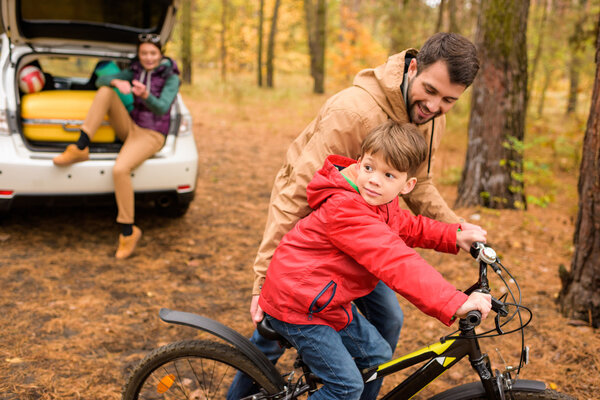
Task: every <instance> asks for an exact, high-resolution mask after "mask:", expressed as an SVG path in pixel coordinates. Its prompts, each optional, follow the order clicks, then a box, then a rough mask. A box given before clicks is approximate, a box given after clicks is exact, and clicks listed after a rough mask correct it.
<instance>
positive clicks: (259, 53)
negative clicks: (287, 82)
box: [256, 0, 265, 86]
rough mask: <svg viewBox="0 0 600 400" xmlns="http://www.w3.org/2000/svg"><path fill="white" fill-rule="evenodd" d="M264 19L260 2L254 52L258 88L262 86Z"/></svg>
mask: <svg viewBox="0 0 600 400" xmlns="http://www.w3.org/2000/svg"><path fill="white" fill-rule="evenodd" d="M264 18H265V0H260V7H259V10H258V29H257V30H258V48H257V50H256V64H257V68H256V70H257V76H256V79H257V83H258V86H262V85H263V70H262V68H263V62H262V53H263V23H264Z"/></svg>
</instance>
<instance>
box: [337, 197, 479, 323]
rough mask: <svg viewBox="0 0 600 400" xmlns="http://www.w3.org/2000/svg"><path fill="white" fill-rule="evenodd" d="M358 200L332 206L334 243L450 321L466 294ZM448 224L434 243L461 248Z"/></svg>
mask: <svg viewBox="0 0 600 400" xmlns="http://www.w3.org/2000/svg"><path fill="white" fill-rule="evenodd" d="M358 204H359V203H358V201H356V200H352V199H346V200H345V201H342V202H340V203H339V204H338V205H336V207H332V208H335V213H333V214H331V218H330V220H329V221H328V222H329V226H330V228H331V229H330V231H329V238H330V240H331V242H332V243H333V244H334V245H335V246H336V247H338V248H339V249H340V250H341V251H343V252H344V253H346V254H347V255H349V256H350V257H352V258H353V259H354V260H355V261H356V262H357V263H358V264H360V265H362V266H363V267H364V268H366V269H367V270H368V271H369V272H370V273H372V274H373V275H375V276H376V277H377V278H379V279H381V280H382V281H384V282H385V283H386V284H387V285H388V286H389V287H391V288H392V289H393V290H394V291H396V292H397V293H399V294H401V295H402V296H403V297H405V298H406V299H407V300H408V301H410V302H411V303H413V304H414V305H415V306H416V307H418V308H419V309H420V310H421V311H423V312H424V313H426V314H428V315H430V316H432V317H435V318H437V319H439V320H440V321H441V322H442V323H444V324H446V325H450V324H451V323H452V321H453V317H454V315H455V314H456V311H457V310H458V309H459V308H460V307H461V306H462V305H463V304H464V303H465V301H466V300H467V295H465V294H464V293H462V292H460V291H458V290H457V289H456V288H455V287H454V286H453V285H451V284H450V283H448V282H447V281H446V280H445V279H444V278H443V277H442V275H441V274H440V273H439V272H438V271H436V270H435V269H434V268H433V267H432V266H431V265H429V264H427V262H425V260H423V258H421V256H419V254H418V253H417V252H416V251H415V250H414V249H412V248H410V247H409V246H408V245H407V243H405V242H404V240H402V239H401V238H400V237H399V236H398V234H397V233H396V232H394V231H392V229H391V228H390V227H389V226H388V225H386V224H385V223H384V222H382V221H381V220H380V219H379V217H378V216H377V215H376V214H375V213H374V212H373V211H372V210H371V209H370V208H369V207H367V206H362V207H361V206H360V205H358ZM444 225H445V226H446V229H444V232H445V233H443V234H441V235H438V236H439V237H438V238H436V240H435V242H436V244H435V246H430V248H438V249H440V250H442V251H448V252H454V253H456V251H457V248H456V229H455V228H456V226H452V225H446V224H444ZM413 228H415V229H417V228H418V226H415V227H413ZM416 232H418V231H416ZM416 232H413V235H417V233H416Z"/></svg>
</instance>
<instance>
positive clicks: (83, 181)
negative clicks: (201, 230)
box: [0, 135, 198, 204]
mask: <svg viewBox="0 0 600 400" xmlns="http://www.w3.org/2000/svg"><path fill="white" fill-rule="evenodd" d="M13 139H14V138H12V137H11V136H0V202H2V203H4V204H10V202H11V200H12V199H14V198H23V197H38V196H44V197H52V196H57V197H59V196H87V195H102V194H111V193H114V184H113V177H112V167H113V165H114V162H115V157H116V155H115V154H91V155H90V160H88V161H85V162H81V163H77V164H73V165H71V166H68V167H56V166H55V165H54V164H53V163H52V158H53V157H54V156H56V155H57V154H56V153H54V154H52V153H37V152H31V151H27V150H26V149H24V148H20V149H18V151H15V146H16V147H18V146H19V140H17V141H16V142H15V141H13ZM15 143H16V145H15ZM197 168H198V153H197V150H196V145H195V142H194V138H193V136H192V135H185V136H180V137H177V140H176V142H175V143H174V144H173V151H172V152H170V153H169V154H164V152H160V153H158V154H157V155H156V156H155V157H153V158H151V159H148V160H146V161H145V162H144V163H143V164H142V165H140V166H139V167H138V168H136V169H135V170H134V171H133V172H132V178H131V180H132V184H133V189H134V191H135V192H136V193H138V192H140V193H152V192H157V193H158V192H163V193H173V192H175V193H178V194H185V193H193V192H194V190H195V188H196V177H197Z"/></svg>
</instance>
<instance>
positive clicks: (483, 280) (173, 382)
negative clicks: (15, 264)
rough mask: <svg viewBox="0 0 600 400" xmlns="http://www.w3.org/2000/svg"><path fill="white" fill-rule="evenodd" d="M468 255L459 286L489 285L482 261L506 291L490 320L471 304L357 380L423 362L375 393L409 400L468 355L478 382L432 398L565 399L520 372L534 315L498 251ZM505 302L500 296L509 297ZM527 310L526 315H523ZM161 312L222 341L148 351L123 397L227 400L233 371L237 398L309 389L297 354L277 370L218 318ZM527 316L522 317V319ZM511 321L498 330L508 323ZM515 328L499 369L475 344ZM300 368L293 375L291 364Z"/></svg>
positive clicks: (315, 383) (268, 332)
mask: <svg viewBox="0 0 600 400" xmlns="http://www.w3.org/2000/svg"><path fill="white" fill-rule="evenodd" d="M471 255H472V256H473V257H474V258H475V259H476V260H477V261H478V262H479V280H478V281H477V283H475V284H474V285H472V286H471V287H470V288H469V289H467V290H466V291H465V293H466V294H470V293H472V292H473V291H481V292H484V293H489V292H490V287H489V281H488V268H491V269H492V270H493V271H494V272H495V273H496V274H497V275H498V276H499V277H500V279H501V281H502V282H503V284H504V285H505V287H506V288H507V292H506V293H505V294H504V295H502V296H501V297H500V299H496V298H493V297H492V310H493V311H494V312H495V313H496V316H495V318H494V322H495V327H494V328H492V329H490V330H488V331H485V332H482V333H476V332H475V328H476V327H477V326H478V325H479V324H480V322H481V314H480V313H479V311H471V312H470V313H469V314H468V315H467V317H466V318H464V319H461V320H460V321H459V329H458V330H457V331H455V332H453V333H451V334H450V335H447V336H445V337H443V338H441V340H440V341H439V342H437V343H434V344H432V345H429V346H427V347H424V348H422V349H420V350H417V351H415V352H413V353H410V354H408V355H405V356H403V357H400V358H397V359H394V360H392V361H389V362H386V363H384V364H382V365H379V366H376V367H372V368H369V369H367V370H363V371H362V374H363V379H364V381H365V382H369V381H371V380H374V379H382V378H384V377H386V376H388V375H391V374H394V373H396V372H398V371H401V370H404V369H406V368H409V367H412V366H415V365H417V364H420V363H423V365H422V366H421V367H419V368H418V369H417V370H416V371H414V372H413V373H412V374H411V375H410V376H408V377H407V378H406V379H404V380H403V381H402V382H400V383H399V384H398V385H397V386H396V387H394V388H393V389H392V390H391V391H390V392H388V393H386V394H380V398H381V399H384V400H394V399H395V400H398V399H410V398H412V397H414V396H415V395H416V394H417V393H419V392H420V391H421V390H422V389H423V388H424V387H425V386H427V385H428V384H429V383H431V382H432V381H433V380H434V379H436V378H437V377H438V376H440V375H441V374H442V373H444V372H445V371H447V370H448V369H450V368H452V367H453V366H454V365H456V364H457V363H458V362H459V361H460V360H461V359H463V358H464V357H468V358H469V360H470V363H471V366H472V368H473V370H475V372H476V373H477V375H478V376H479V381H475V382H471V383H467V384H463V385H459V386H456V387H454V388H451V389H448V390H446V391H444V392H442V393H439V394H436V395H434V396H433V397H430V399H431V400H475V399H493V400H504V399H512V400H524V399H555V400H568V399H573V398H572V397H570V396H568V395H566V394H563V393H559V392H556V391H554V390H552V389H548V388H547V387H546V385H545V383H543V382H541V381H535V380H524V379H519V378H518V377H519V374H520V371H521V368H522V367H523V366H524V365H525V364H527V362H528V359H529V348H528V347H526V346H525V339H524V328H525V327H526V326H527V325H528V324H529V323H530V322H531V319H532V317H533V314H532V312H531V310H530V309H528V308H527V307H525V306H523V305H521V290H520V287H519V285H518V283H517V282H516V280H515V278H514V277H513V276H512V275H511V274H510V272H509V271H508V269H507V268H506V267H505V266H504V265H502V263H501V262H500V260H499V259H498V257H497V256H496V252H495V251H494V250H493V249H492V248H491V247H488V246H485V245H483V244H482V243H475V244H474V245H473V246H472V247H471ZM503 271H504V272H505V273H506V274H507V275H508V276H509V277H510V279H511V280H512V281H511V282H514V286H515V287H516V289H517V296H516V297H515V294H514V293H513V291H512V290H511V288H510V285H509V283H508V282H507V281H506V280H505V278H504V276H503ZM509 295H510V300H511V302H508V301H506V300H507V299H509V297H508V296H509ZM523 314H525V315H523ZM159 316H160V318H161V319H162V320H163V321H165V322H167V323H173V324H180V325H185V326H189V327H193V328H197V329H200V330H203V331H206V332H208V333H210V334H212V335H214V336H216V337H218V338H220V339H222V340H224V341H225V342H227V343H222V342H216V341H213V340H187V341H180V342H176V343H171V344H168V345H166V346H163V347H160V348H158V349H156V350H154V351H152V352H151V353H150V354H148V355H147V356H146V357H145V358H144V359H143V360H142V361H141V362H140V363H139V364H138V365H137V367H135V368H134V370H133V371H132V373H131V375H130V378H129V380H128V382H127V384H126V385H125V387H124V390H123V400H146V399H179V398H181V399H195V400H200V399H202V400H204V399H225V398H227V390H228V388H229V386H230V383H231V380H232V379H233V376H234V375H235V374H236V373H237V371H241V372H243V373H245V374H246V375H248V376H249V377H251V378H252V380H253V381H254V384H255V387H256V392H255V393H254V394H251V395H249V396H247V397H244V399H243V400H268V399H270V400H276V399H286V400H292V399H297V398H300V397H301V396H305V395H306V394H308V395H310V393H312V392H314V391H315V390H317V389H318V387H319V383H320V382H319V379H318V378H317V377H316V376H314V375H313V374H312V373H311V372H310V370H309V368H308V367H307V366H306V365H305V364H304V363H303V362H302V360H301V358H300V357H299V356H297V357H296V360H295V362H294V369H293V370H292V371H290V372H287V373H284V374H281V373H280V372H279V371H278V370H277V369H276V367H275V366H274V365H273V364H272V363H271V362H270V361H269V360H268V359H267V357H266V356H265V355H264V354H262V353H261V352H260V351H259V350H258V349H257V348H256V347H255V346H254V345H253V344H252V343H251V342H250V341H248V339H246V338H245V337H244V336H242V335H241V334H239V333H238V332H236V331H235V330H233V329H231V328H229V327H227V326H225V325H222V324H221V323H219V322H217V321H214V320H211V319H209V318H205V317H202V316H199V315H196V314H191V313H186V312H181V311H172V310H169V309H164V308H163V309H161V310H160V313H159ZM524 317H526V318H524ZM265 321H266V320H263V322H262V323H260V324H259V325H258V330H259V332H260V333H261V334H262V335H264V336H266V337H268V338H270V339H277V340H279V341H280V343H282V345H284V346H286V347H291V346H290V345H289V343H286V342H285V339H283V338H282V337H281V336H279V335H278V334H277V333H276V332H275V331H274V330H272V329H271V328H270V327H269V326H268V325H267V324H266V323H265ZM511 322H514V323H516V324H517V326H516V327H514V328H512V329H510V330H509V331H505V330H503V328H505V327H506V326H508V324H509V323H511ZM515 332H520V333H521V356H520V358H519V362H518V365H517V366H516V367H512V366H507V367H506V369H505V370H504V371H503V372H500V371H499V370H497V369H495V370H494V369H492V365H491V361H490V358H489V357H488V355H487V354H485V353H483V352H482V351H481V348H480V345H479V339H481V338H490V337H496V336H501V335H507V334H510V333H515ZM296 370H300V371H302V373H301V374H299V375H300V376H299V377H298V378H297V379H296V378H295V376H296V374H295V371H296Z"/></svg>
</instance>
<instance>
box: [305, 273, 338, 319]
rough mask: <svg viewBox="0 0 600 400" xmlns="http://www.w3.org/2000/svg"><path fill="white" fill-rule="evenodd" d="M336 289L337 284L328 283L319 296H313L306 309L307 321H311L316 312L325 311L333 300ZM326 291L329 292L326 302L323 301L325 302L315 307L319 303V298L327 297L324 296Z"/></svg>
mask: <svg viewBox="0 0 600 400" xmlns="http://www.w3.org/2000/svg"><path fill="white" fill-rule="evenodd" d="M336 289H337V283H335V282H334V281H329V283H328V284H327V285H325V287H324V288H323V289H322V290H321V291H320V292H319V294H317V295H316V296H315V298H314V299H313V301H312V302H311V303H310V306H309V307H308V320H309V321H310V320H311V319H312V315H313V313H318V312H321V311H323V310H324V309H325V307H327V306H328V305H329V303H331V301H332V300H333V297H334V296H335V291H336ZM328 291H330V292H331V294H330V295H329V298H328V299H327V300H325V302H323V303H322V304H321V305H320V306H319V305H317V303H318V302H319V300H320V299H321V297H323V296H325V297H327V296H326V294H327V292H328Z"/></svg>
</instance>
